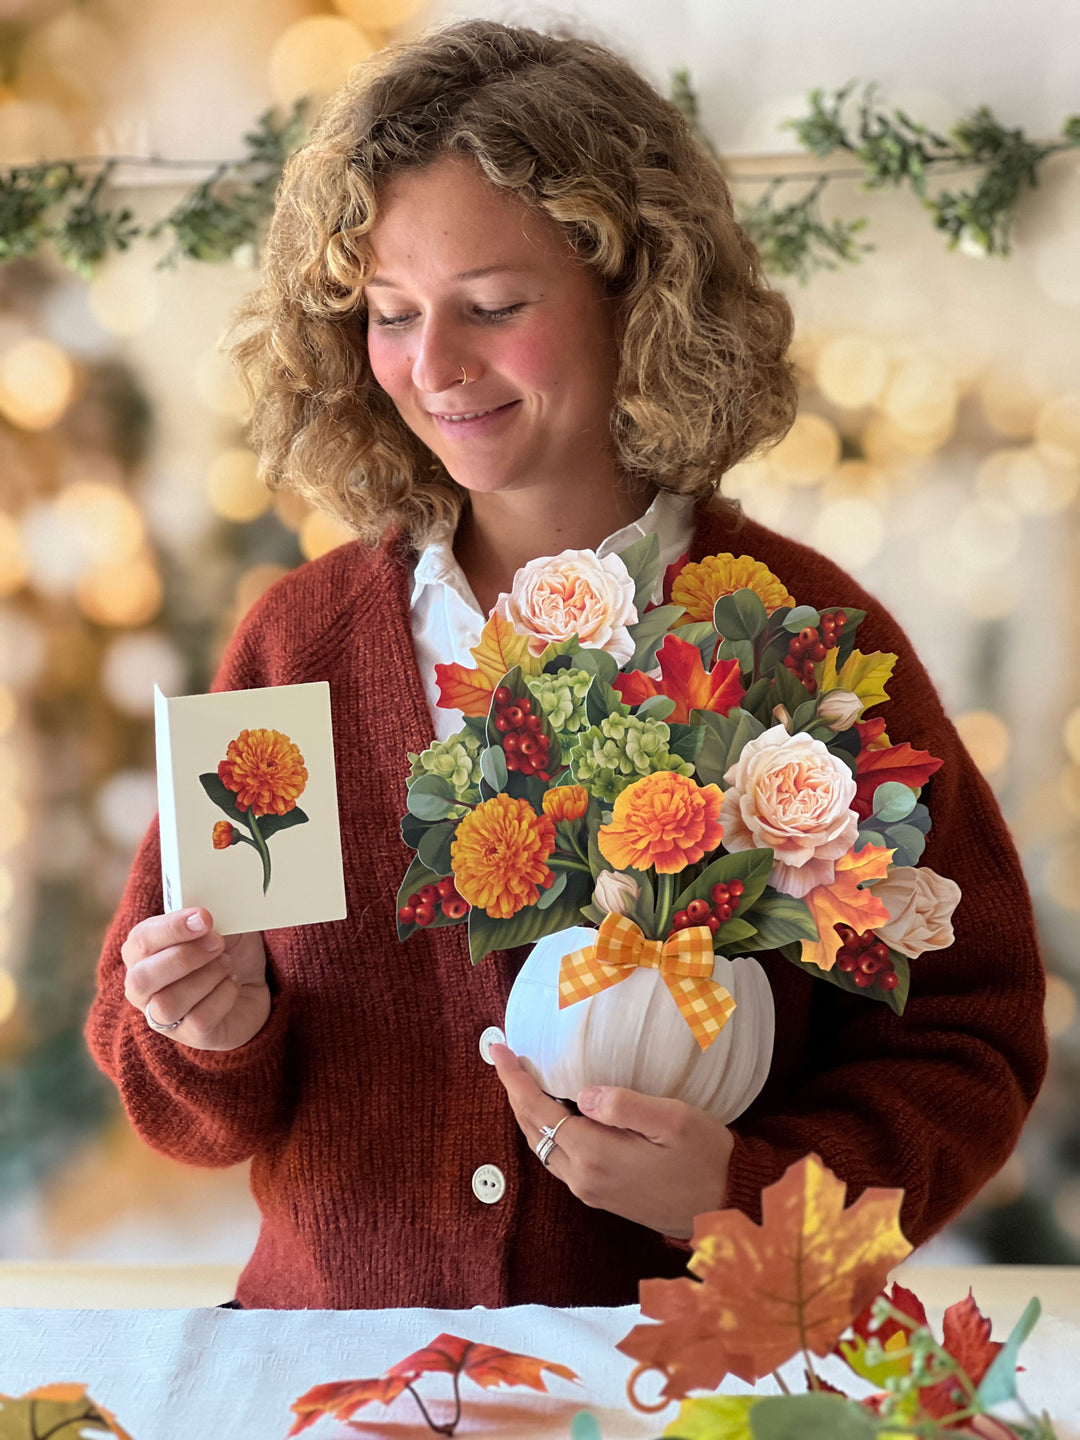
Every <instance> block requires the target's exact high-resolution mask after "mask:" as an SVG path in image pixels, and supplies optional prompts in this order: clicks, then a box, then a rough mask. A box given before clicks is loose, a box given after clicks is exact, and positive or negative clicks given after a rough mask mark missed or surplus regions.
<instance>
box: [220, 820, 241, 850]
mask: <svg viewBox="0 0 1080 1440" xmlns="http://www.w3.org/2000/svg"><path fill="white" fill-rule="evenodd" d="M239 839H240V832H239V831H238V830H234V829H233V827H232V826H231V825H230V824H229V822H228V820H219V821H218V822H217V824H216V825H215V826H214V849H215V850H228V848H229V846H230V845H233V844H235V843H236V841H237V840H239Z"/></svg>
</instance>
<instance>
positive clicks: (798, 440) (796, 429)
mask: <svg viewBox="0 0 1080 1440" xmlns="http://www.w3.org/2000/svg"><path fill="white" fill-rule="evenodd" d="M840 452H841V443H840V435H839V432H838V431H837V428H836V426H835V425H834V424H833V423H832V422H831V421H830V420H827V419H826V418H825V417H824V416H823V415H815V414H814V413H813V411H809V410H808V411H803V412H802V413H801V414H799V415H797V416H796V418H795V423H794V425H792V427H791V429H790V430H789V431H788V433H787V434H786V435H785V436H784V438H783V439H782V440H781V441H780V443H779V445H776V446H774V448H773V449H772V450H770V451H769V465H770V467H771V469H772V471H773V473H774V474H775V475H776V476H777V477H778V478H779V479H781V480H783V481H785V482H786V483H787V484H789V485H815V484H817V482H818V481H819V480H822V479H823V478H824V477H825V476H826V475H827V474H828V473H829V471H830V470H832V468H833V467H834V466H835V465H836V464H837V462H838V461H839V459H840Z"/></svg>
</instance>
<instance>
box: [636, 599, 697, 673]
mask: <svg viewBox="0 0 1080 1440" xmlns="http://www.w3.org/2000/svg"><path fill="white" fill-rule="evenodd" d="M685 613H686V612H685V610H684V609H683V607H682V606H681V605H658V606H657V608H656V609H655V610H649V611H648V612H647V613H646V614H645V615H643V616H642V617H641V619H640V620H639V621H638V622H637V624H636V625H631V626H630V627H629V635H630V639H631V640H632V641H633V642H634V653H633V655H632V656H631V658H630V660H629V662H628V663H627V664H626V665H625V666H624V667H623V668H624V669H625V670H651V669H652V668H653V666H654V665H655V664H656V652H657V651H658V650H659V649H660V646H661V645H662V644H663V643H664V641H665V639H666V638H667V635H668V631H669V630H670V629H671V627H672V626H673V625H677V624H678V622H679V616H680V615H684V614H685Z"/></svg>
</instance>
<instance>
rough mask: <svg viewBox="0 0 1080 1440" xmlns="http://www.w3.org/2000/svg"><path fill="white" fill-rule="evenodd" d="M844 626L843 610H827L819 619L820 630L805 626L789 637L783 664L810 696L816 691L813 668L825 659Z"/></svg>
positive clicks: (845, 622) (845, 617) (845, 619)
mask: <svg viewBox="0 0 1080 1440" xmlns="http://www.w3.org/2000/svg"><path fill="white" fill-rule="evenodd" d="M846 624H847V616H846V615H845V614H844V612H843V610H829V611H828V612H826V613H825V614H824V615H822V617H821V629H820V630H818V628H817V626H815V625H807V626H806V627H805V629H803V630H800V631H799V633H798V634H797V635H793V636H792V637H791V640H790V642H789V644H788V650H787V654H786V655H785V656H784V664H785V665H786V666H787V668H788V669H789V670H793V671H794V672H795V674H796V675H797V676H798V677H799V679H800V680H801V681H802V683H803V684H804V685H805V686H806V688H807V689H808V690H809V691H810V693H811V695H813V694H814V692H815V691H816V690H817V681H816V680H815V679H814V666H815V665H817V664H819V663H820V662H821V661H822V660H824V659H825V656H826V654H827V652H828V651H830V650H831V649H832V648H833V646H834V645H835V644H836V643H837V641H838V640H839V638H840V634H841V632H842V630H843V628H844V626H845V625H846Z"/></svg>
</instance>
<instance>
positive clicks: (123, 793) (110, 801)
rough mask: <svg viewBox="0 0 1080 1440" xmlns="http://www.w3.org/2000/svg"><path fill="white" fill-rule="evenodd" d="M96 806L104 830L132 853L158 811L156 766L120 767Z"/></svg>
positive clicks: (114, 842)
mask: <svg viewBox="0 0 1080 1440" xmlns="http://www.w3.org/2000/svg"><path fill="white" fill-rule="evenodd" d="M94 809H95V813H96V816H97V822H98V824H99V826H100V827H101V831H102V834H103V835H105V836H106V837H107V838H108V839H109V840H111V841H112V842H113V844H114V845H117V846H119V847H121V848H122V849H123V850H125V851H127V852H128V853H130V852H131V851H133V850H134V849H135V846H136V845H137V844H138V843H139V841H140V840H141V839H142V837H143V835H144V833H145V831H146V827H147V826H148V825H149V824H150V821H151V820H152V819H153V818H154V814H155V812H156V811H157V777H156V776H155V774H154V772H153V771H152V770H118V771H117V772H116V773H115V774H114V775H110V777H109V778H108V780H106V782H105V783H104V785H102V787H101V789H100V790H99V791H98V793H97V797H96V799H95V803H94Z"/></svg>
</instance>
